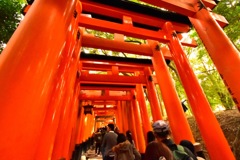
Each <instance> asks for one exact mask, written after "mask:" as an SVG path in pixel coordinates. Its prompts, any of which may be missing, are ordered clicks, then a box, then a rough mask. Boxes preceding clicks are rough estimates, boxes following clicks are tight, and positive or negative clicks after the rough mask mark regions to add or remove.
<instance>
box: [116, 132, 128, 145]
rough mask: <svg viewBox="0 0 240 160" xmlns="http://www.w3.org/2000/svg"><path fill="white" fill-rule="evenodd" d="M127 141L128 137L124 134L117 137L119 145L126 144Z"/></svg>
mask: <svg viewBox="0 0 240 160" xmlns="http://www.w3.org/2000/svg"><path fill="white" fill-rule="evenodd" d="M126 140H127V138H126V136H125V135H124V134H123V133H119V134H118V136H117V144H119V143H122V142H125V141H126Z"/></svg>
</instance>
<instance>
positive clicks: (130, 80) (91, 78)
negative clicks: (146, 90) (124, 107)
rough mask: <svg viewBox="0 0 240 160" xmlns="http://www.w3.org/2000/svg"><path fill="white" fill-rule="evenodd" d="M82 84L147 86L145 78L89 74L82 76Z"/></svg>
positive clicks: (140, 76)
mask: <svg viewBox="0 0 240 160" xmlns="http://www.w3.org/2000/svg"><path fill="white" fill-rule="evenodd" d="M79 79H80V83H87V82H94V83H98V84H99V83H108V84H109V83H117V84H145V83H146V79H145V77H144V76H142V75H139V76H118V75H101V74H88V75H81V76H80V78H79Z"/></svg>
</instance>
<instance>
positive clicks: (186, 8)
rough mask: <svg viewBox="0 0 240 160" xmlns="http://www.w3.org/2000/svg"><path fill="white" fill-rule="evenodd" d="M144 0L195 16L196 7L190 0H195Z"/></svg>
mask: <svg viewBox="0 0 240 160" xmlns="http://www.w3.org/2000/svg"><path fill="white" fill-rule="evenodd" d="M141 1H142V2H146V3H149V4H152V5H155V6H158V7H161V8H165V9H167V10H169V11H173V12H176V13H179V14H183V15H186V16H193V15H194V14H195V13H196V11H195V9H194V7H193V6H192V5H191V3H190V2H189V1H193V0H181V1H176V0H141ZM194 1H196V0H194Z"/></svg>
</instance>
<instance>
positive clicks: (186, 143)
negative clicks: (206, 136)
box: [180, 140, 195, 154]
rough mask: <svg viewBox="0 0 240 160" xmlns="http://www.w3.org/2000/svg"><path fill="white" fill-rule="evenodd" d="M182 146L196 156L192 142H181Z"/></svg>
mask: <svg viewBox="0 0 240 160" xmlns="http://www.w3.org/2000/svg"><path fill="white" fill-rule="evenodd" d="M180 145H182V146H184V147H186V148H188V149H189V150H190V151H191V152H192V153H193V154H195V149H194V145H193V144H192V142H191V141H189V140H181V141H180Z"/></svg>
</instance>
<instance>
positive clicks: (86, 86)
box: [81, 83, 136, 91]
mask: <svg viewBox="0 0 240 160" xmlns="http://www.w3.org/2000/svg"><path fill="white" fill-rule="evenodd" d="M135 87H136V85H135V84H130V85H120V84H113V85H110V84H107V85H106V84H95V83H88V84H81V89H82V90H104V89H109V90H114V91H127V90H132V89H134V88H135Z"/></svg>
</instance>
